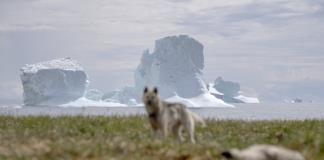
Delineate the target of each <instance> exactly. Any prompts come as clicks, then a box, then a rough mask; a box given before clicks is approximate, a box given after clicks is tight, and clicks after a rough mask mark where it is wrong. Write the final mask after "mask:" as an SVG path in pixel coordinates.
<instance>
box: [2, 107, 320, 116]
mask: <svg viewBox="0 0 324 160" xmlns="http://www.w3.org/2000/svg"><path fill="white" fill-rule="evenodd" d="M234 105H235V108H216V107H215V108H214V107H201V108H190V110H192V111H194V112H196V113H198V114H199V115H201V116H202V117H204V118H213V119H220V120H227V119H234V120H305V119H324V104H306V103H305V104H262V103H260V104H234ZM143 114H145V109H144V108H143V107H90V106H89V107H55V106H47V107H44V106H2V107H0V115H11V116H39V115H48V116H64V115H65V116H76V115H84V116H96V115H103V116H131V115H143Z"/></svg>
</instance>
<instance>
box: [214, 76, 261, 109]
mask: <svg viewBox="0 0 324 160" xmlns="http://www.w3.org/2000/svg"><path fill="white" fill-rule="evenodd" d="M208 90H209V92H210V93H211V94H212V95H213V96H215V97H217V98H220V99H223V100H224V101H225V102H228V103H260V101H259V99H258V98H256V97H248V96H244V95H242V93H243V92H242V91H241V86H240V84H239V83H237V82H232V81H225V80H224V79H223V78H222V77H218V78H217V79H216V80H215V81H214V83H209V85H208Z"/></svg>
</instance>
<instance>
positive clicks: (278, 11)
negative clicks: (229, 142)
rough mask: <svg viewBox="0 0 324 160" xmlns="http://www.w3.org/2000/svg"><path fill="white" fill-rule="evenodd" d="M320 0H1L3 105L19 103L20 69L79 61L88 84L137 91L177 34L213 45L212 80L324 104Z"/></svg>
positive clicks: (208, 68) (208, 74) (208, 53)
mask: <svg viewBox="0 0 324 160" xmlns="http://www.w3.org/2000/svg"><path fill="white" fill-rule="evenodd" d="M323 28H324V2H323V1H321V0H312V1H308V0H262V1H256V0H241V1H225V0H224V1H214V0H205V1H201V0H168V1H165V0H157V1H154V2H153V1H150V0H138V1H126V0H108V1H103V0H93V1H85V0H81V1H77V0H71V1H64V0H32V1H24V0H2V1H0V56H1V58H0V72H1V76H0V81H1V83H0V104H6V103H13V102H15V103H19V102H21V99H22V85H21V82H20V79H19V74H20V72H19V69H20V68H21V67H22V66H23V65H25V64H31V63H36V62H40V61H45V60H51V59H55V58H61V57H72V58H73V59H76V60H78V61H79V62H80V63H81V64H82V65H83V66H84V68H85V70H86V72H87V73H88V74H89V76H90V80H91V85H90V86H89V88H96V89H99V90H101V91H104V92H107V91H111V90H114V89H118V88H120V87H123V86H126V85H133V84H134V82H133V72H134V70H135V68H136V66H137V65H138V64H139V61H140V57H141V54H142V52H143V50H145V49H147V48H149V49H150V50H152V49H153V46H154V41H155V40H156V39H158V38H162V37H165V36H169V35H179V34H188V35H190V36H191V37H194V38H195V39H197V40H198V41H200V42H201V43H202V44H203V45H204V55H205V68H204V77H205V80H206V82H212V81H214V80H215V79H216V78H217V77H218V76H222V77H224V79H226V80H232V81H237V82H239V83H240V84H241V86H242V87H243V88H242V89H243V91H244V92H246V93H247V94H248V95H252V96H258V97H260V100H261V101H263V102H281V101H282V100H283V99H292V98H302V99H305V100H313V101H314V102H324V100H323V98H322V97H324V73H323V70H324V53H323V52H324V45H323V42H324V30H323Z"/></svg>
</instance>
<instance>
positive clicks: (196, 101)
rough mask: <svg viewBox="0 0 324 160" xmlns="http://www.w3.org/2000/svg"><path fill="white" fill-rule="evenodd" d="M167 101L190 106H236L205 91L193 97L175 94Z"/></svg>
mask: <svg viewBox="0 0 324 160" xmlns="http://www.w3.org/2000/svg"><path fill="white" fill-rule="evenodd" d="M166 101H168V102H178V103H182V104H185V105H186V106H188V107H234V106H233V105H230V104H227V103H225V102H224V101H222V100H220V99H218V98H216V97H214V96H213V95H211V94H209V93H203V94H200V95H198V96H196V97H192V98H182V97H179V96H178V95H174V96H172V97H170V98H168V99H166Z"/></svg>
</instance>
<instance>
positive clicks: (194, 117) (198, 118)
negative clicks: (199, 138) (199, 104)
mask: <svg viewBox="0 0 324 160" xmlns="http://www.w3.org/2000/svg"><path fill="white" fill-rule="evenodd" d="M190 114H191V117H192V118H193V119H194V121H195V122H197V123H200V124H201V126H202V127H206V123H205V121H204V120H203V119H202V118H201V117H200V116H199V115H197V114H196V113H195V112H191V111H190Z"/></svg>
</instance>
